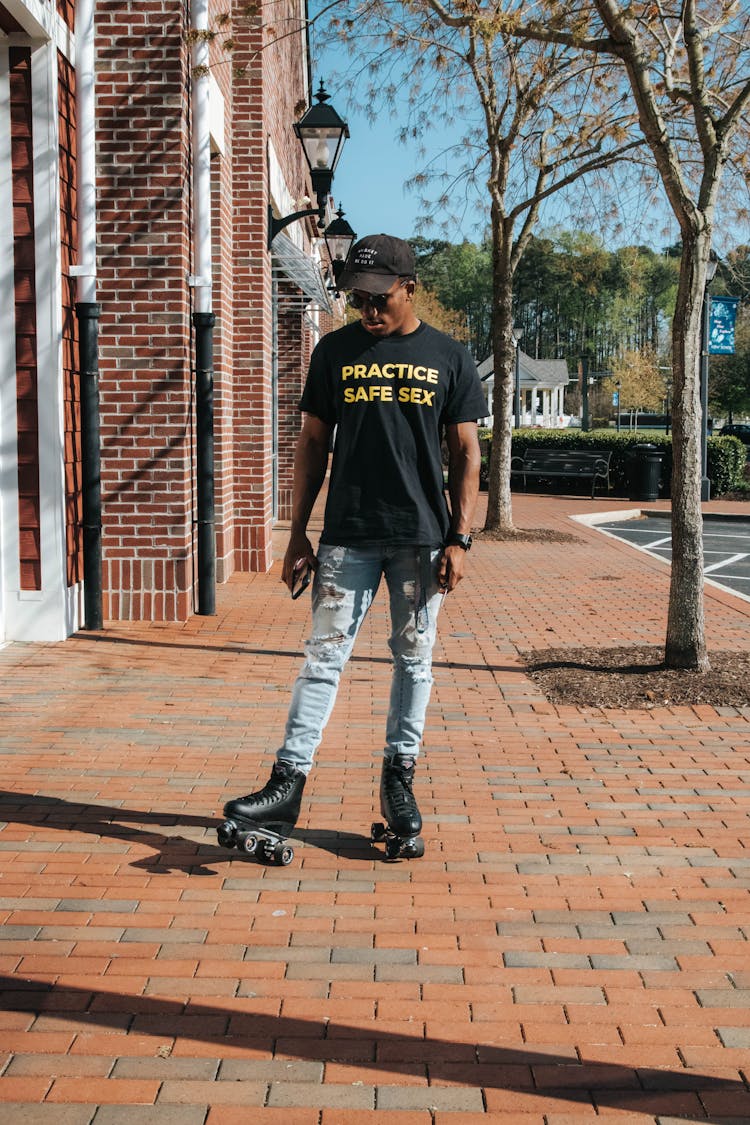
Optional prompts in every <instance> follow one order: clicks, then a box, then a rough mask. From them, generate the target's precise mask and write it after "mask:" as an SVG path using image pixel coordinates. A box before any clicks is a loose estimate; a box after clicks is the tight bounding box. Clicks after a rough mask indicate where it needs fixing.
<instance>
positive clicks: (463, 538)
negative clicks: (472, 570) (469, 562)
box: [445, 531, 473, 551]
mask: <svg viewBox="0 0 750 1125" xmlns="http://www.w3.org/2000/svg"><path fill="white" fill-rule="evenodd" d="M472 543H473V539H472V538H471V536H470V535H459V533H458V532H457V531H449V532H448V538H447V539H446V541H445V545H446V547H462V548H463V550H464V551H470V550H471V544H472Z"/></svg>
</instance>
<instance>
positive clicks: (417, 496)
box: [300, 322, 487, 547]
mask: <svg viewBox="0 0 750 1125" xmlns="http://www.w3.org/2000/svg"><path fill="white" fill-rule="evenodd" d="M300 409H301V410H303V411H305V413H307V414H314V415H315V416H316V417H317V418H320V419H321V421H323V422H326V423H328V424H329V425H331V426H336V427H337V429H336V442H335V445H334V451H333V463H332V466H331V480H330V485H329V490H328V501H327V504H326V510H325V520H324V525H323V534H322V536H321V542H322V543H327V544H335V545H338V546H348V547H351V546H365V545H367V544H375V543H378V544H388V545H393V546H407V545H416V546H439V545H440V544H441V543H442V542H443V541H444V539H445V535H446V533H447V531H448V527H449V514H448V505H447V502H446V498H445V489H444V486H443V467H442V461H441V456H440V443H441V437H442V428H443V426H445V425H446V424H448V423H455V422H470V421H474V420H476V419H479V418H483V417H484V416H485V414H486V413H487V404H486V402H485V398H484V394H483V393H482V385H481V383H480V381H479V376H478V375H477V371H476V367H475V366H474V362H473V360H472V358H471V356H470V355H469V353H468V352H467V350H466V348H464V346H463V345H462V344H458V343H456V341H455V340H452V339H451V338H450V336H446V335H445V334H444V333H443V332H438V331H437V329H435V328H432V327H430V325H428V324H425V323H424V322H423V323H421V324H420V325H419V327H418V328H417V329H416V330H415V331H414V332H410V333H409V334H408V335H405V336H387V337H385V338H384V339H378V338H376V337H374V336H372V335H371V334H370V333H369V332H367V331H366V330H365V329H364V328H362V326H361V325H360V324H359V322H356V323H354V324H347V325H346V326H345V327H344V328H340V329H338V330H337V331H335V332H331V333H329V334H328V335H327V336H324V337H323V339H322V340H321V341H320V343H319V344H318V345H317V347H316V348H315V350H314V352H313V354H312V358H311V361H310V371H309V374H308V377H307V383H306V385H305V389H304V392H303V394H302V398H301V400H300Z"/></svg>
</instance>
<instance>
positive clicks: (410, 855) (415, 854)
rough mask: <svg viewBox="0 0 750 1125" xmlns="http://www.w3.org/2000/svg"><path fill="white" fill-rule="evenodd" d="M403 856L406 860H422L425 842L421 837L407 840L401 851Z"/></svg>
mask: <svg viewBox="0 0 750 1125" xmlns="http://www.w3.org/2000/svg"><path fill="white" fill-rule="evenodd" d="M401 855H402V856H404V857H405V858H406V859H420V857H421V856H423V855H424V840H423V839H422V837H421V836H414V838H413V839H411V840H407V841H406V843H405V844H404V846H403V847H402V849H401Z"/></svg>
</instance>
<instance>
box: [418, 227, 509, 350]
mask: <svg viewBox="0 0 750 1125" xmlns="http://www.w3.org/2000/svg"><path fill="white" fill-rule="evenodd" d="M411 241H412V246H413V247H414V252H415V254H416V259H417V273H418V276H419V279H420V281H421V282H422V284H423V285H427V286H428V287H430V288H432V289H433V290H434V291H435V293H436V294H437V296H438V297H439V299H440V301H441V303H442V304H443V305H444V306H445V307H446V308H449V309H455V310H456V311H459V310H460V311H461V312H462V313H463V315H464V317H465V320H466V324H467V329H468V337H467V341H466V342H467V343H468V345H469V348H470V350H471V353H472V355H473V356H475V358H476V359H477V360H479V361H481V360H483V359H486V357H487V356H488V355H489V354H490V352H491V351H492V250H491V247H490V245H489V244H488V243H487V242H482V243H481V245H479V246H477V245H476V244H475V243H473V242H469V241H466V240H465V241H463V242H461V243H459V244H458V245H455V244H452V243H450V242H445V241H431V240H428V239H425V238H420V237H416V238H413V239H412V240H411Z"/></svg>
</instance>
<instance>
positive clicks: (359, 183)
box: [310, 6, 479, 242]
mask: <svg viewBox="0 0 750 1125" xmlns="http://www.w3.org/2000/svg"><path fill="white" fill-rule="evenodd" d="M311 7H312V6H311ZM319 39H320V36H317V35H316V31H315V26H314V25H313V27H311V29H310V46H311V54H312V67H313V70H312V76H311V77H312V88H313V91H316V90H317V88H318V86H319V84H320V80H321V78H322V79H323V82H324V84H325V87H326V89H327V91H328V93H329V95H330V101H331V105H332V106H334V108H335V109H336V110H337V111H338V113H340V114H341V116H342V117H343V118H344V120H345V121H346V123H347V124H348V126H349V132H350V137H349V140H348V141H347V142H346V144H345V146H344V149H343V151H342V153H341V158H340V161H339V164H338V168H337V169H336V175H335V177H334V181H333V187H332V195H333V197H334V199H335V201H336V206H337V207H338V206H339V204H340V205H341V206H342V207H343V209H344V212H345V215H346V219H347V221H348V222H349V223H350V224H351V226H352V227H353V228H354V230H355V231H356V232H357V234H358V236H359V237H360V238H361V237H362V236H363V235H365V234H377V233H379V232H385V233H387V234H395V235H396V236H397V237H399V238H409V237H410V236H412V235H413V234H414V233H415V228H416V224H417V220H418V218H419V216H420V213H421V207H420V202H419V193H418V192H414V191H410V190H408V189H407V185H408V183H409V181H410V180H411V178H412V177H413V176H414V175H415V174H416V173H417V172H420V171H422V170H423V169H424V167H425V164H426V162H427V160H429V158H430V157H431V156H432V157H434V156H435V155H437V154H439V153H440V152H441V151H442V150H443V149H444V148H445V144H446V138H445V135H444V134H442V133H436V134H435V135H434V136H433V137H431V138H430V137H428V138H427V141H426V142H425V140H424V139H423V141H422V142H421V143H422V144H426V148H427V155H426V156H425V155H423V154H422V153H419V152H417V151H416V149H415V148H411V149H410V148H409V147H407V146H406V145H404V144H402V143H401V142H400V141H399V139H398V133H399V129H400V127H402V126H403V125H404V124H405V121H401V120H399V119H398V117H396V116H393V115H392V114H391V113H389V112H386V111H383V112H380V113H379V114H378V115H377V116H376V118H375V120H374V121H373V120H369V119H368V115H367V114H366V112H365V110H364V109H363V108H362V101H363V98H364V88H365V86H366V82H365V80H364V78H363V79H362V80H361V81H360V82H357V80H356V78H354V79H352V78H351V77H350V76H349V75H347V74H346V70H347V67H348V66H349V64H350V61H351V60H350V58H349V57H348V55H347V54H346V53H345V52H344V51H343V49H342V48H339V47H337V48H326V49H325V50H323V49H321V47H320V43H319ZM425 233H426V236H427V237H430V236H434V237H443V236H442V235H441V234H440V233H439V232H438V231H437V230H432V231H427V232H425ZM449 237H450V241H452V242H460V241H461V240H462V238H463V237H466V238H470V239H472V240H473V241H476V240H478V238H479V233H478V231H477V230H476V229H474V220H473V219H472V221H470V222H469V221H467V222H466V224H465V226H464V227H463V228H456V229H455V231H454V232H452V233H451V234H450V236H449Z"/></svg>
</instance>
